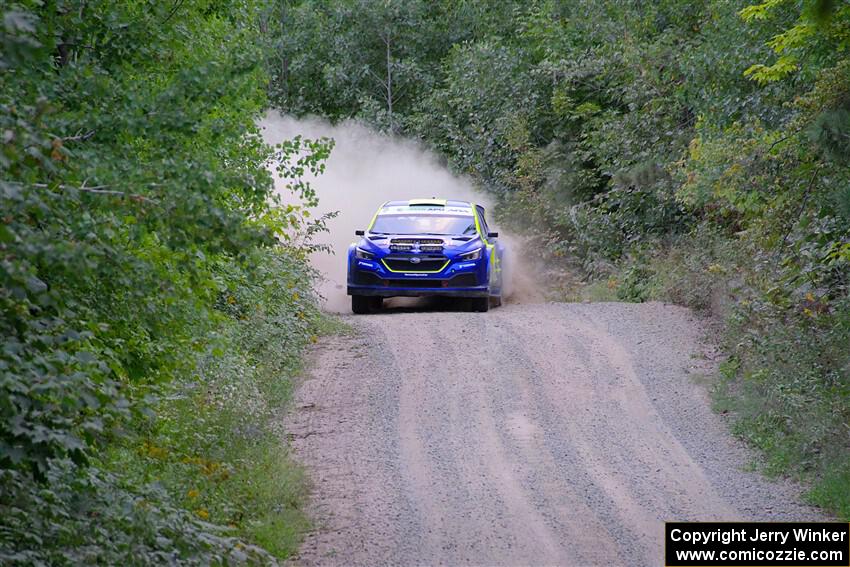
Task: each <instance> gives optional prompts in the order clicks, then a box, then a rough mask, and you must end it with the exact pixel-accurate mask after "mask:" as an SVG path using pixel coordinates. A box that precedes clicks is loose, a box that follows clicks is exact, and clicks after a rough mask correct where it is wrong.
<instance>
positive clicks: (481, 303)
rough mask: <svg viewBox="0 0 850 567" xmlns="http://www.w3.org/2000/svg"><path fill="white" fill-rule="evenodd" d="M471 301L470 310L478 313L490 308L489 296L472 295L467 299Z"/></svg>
mask: <svg viewBox="0 0 850 567" xmlns="http://www.w3.org/2000/svg"><path fill="white" fill-rule="evenodd" d="M469 301H470V302H471V306H472V310H473V311H477V312H479V313H485V312H487V311H488V310H489V309H490V298H489V297H473V298H471V299H470V300H469Z"/></svg>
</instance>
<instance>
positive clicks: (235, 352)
mask: <svg viewBox="0 0 850 567" xmlns="http://www.w3.org/2000/svg"><path fill="white" fill-rule="evenodd" d="M266 16H267V5H266V4H265V3H264V2H254V1H253V0H249V1H245V0H234V1H232V2H230V1H228V2H208V1H207V0H190V1H187V2H177V3H156V2H147V3H139V2H133V1H119V2H116V1H112V0H110V1H106V0H101V1H94V2H92V1H76V0H69V1H62V2H48V3H43V2H35V1H32V2H29V1H21V2H16V3H13V4H8V3H7V4H4V7H3V11H2V18H3V27H2V37H0V44H2V46H3V49H2V51H0V72H1V73H2V75H3V80H2V81H0V136H2V138H1V140H2V141H1V142H0V170H2V176H0V210H2V214H0V312H2V318H0V332H1V333H2V335H3V337H4V340H3V348H2V350H0V477H2V480H0V550H2V551H0V562H2V563H4V564H11V563H14V564H26V565H29V564H39V563H42V564H85V563H92V562H104V563H108V564H113V563H123V562H126V561H127V560H128V559H131V561H133V562H138V563H142V564H149V563H181V564H182V563H187V564H201V565H208V564H214V563H238V562H242V561H247V560H250V561H252V562H269V561H272V560H273V558H272V557H271V556H270V555H269V554H268V553H267V552H265V551H263V550H262V549H260V548H257V547H254V546H253V544H252V543H249V542H253V543H262V544H264V545H270V546H271V547H270V550H271V551H272V552H274V553H276V554H280V555H285V554H286V553H288V552H289V551H291V548H292V542H293V541H294V537H295V536H294V535H292V534H290V537H288V538H283V539H281V540H274V538H273V537H272V536H271V535H269V533H268V532H269V530H272V529H277V528H273V527H272V526H279V525H281V524H287V525H289V526H291V528H290V531H292V532H294V531H295V530H297V528H298V526H299V525H300V523H303V518H301V516H300V513H298V511H297V509H296V507H297V502H295V495H296V494H297V493H298V485H297V478H295V476H293V473H290V476H292V477H293V481H292V482H291V483H290V484H289V485H285V486H277V485H275V486H272V484H270V483H271V482H272V480H273V479H272V478H271V477H272V476H277V475H276V474H273V471H275V470H277V471H278V473H279V474H286V473H285V472H284V471H287V470H289V469H290V465H289V464H287V463H285V456H284V455H282V454H281V449H280V447H279V439H278V437H277V436H276V434H275V432H274V431H272V430H271V429H270V426H269V422H270V417H269V416H270V412H271V411H272V408H274V407H277V405H279V404H280V403H281V401H282V400H283V399H285V383H286V379H287V377H288V376H289V375H290V374H291V373H292V372H293V371H294V369H295V368H296V367H297V360H298V357H299V354H300V351H301V349H302V347H303V346H304V344H305V343H306V342H307V341H308V340H309V337H310V336H312V335H313V334H314V333H315V330H314V329H315V327H316V325H317V321H316V317H317V315H316V313H315V309H314V308H313V307H312V305H313V299H312V294H311V293H310V291H309V289H310V285H311V282H312V279H313V275H312V274H311V273H310V272H309V271H308V270H306V269H304V268H303V267H302V266H303V260H304V258H305V256H306V255H307V254H308V253H309V252H310V251H312V250H313V249H314V247H313V246H312V245H311V244H310V242H309V238H310V235H311V234H313V233H315V232H316V231H319V230H322V227H323V220H322V219H318V220H312V219H310V217H309V211H308V208H309V207H310V206H312V205H313V204H315V201H316V196H315V194H314V193H313V192H312V189H310V187H309V185H307V184H305V183H304V182H303V181H301V175H302V174H303V173H305V172H306V171H310V172H312V173H318V172H320V171H321V170H322V160H323V159H324V158H325V157H326V156H327V154H328V152H329V151H330V146H331V144H330V143H329V142H328V141H306V140H301V139H300V138H299V139H296V140H293V141H291V142H288V143H286V144H284V145H283V146H281V147H280V148H278V149H277V150H276V151H273V150H272V149H271V148H268V147H267V146H266V145H265V144H264V143H263V142H262V140H261V138H260V136H259V132H258V130H257V128H256V126H255V124H256V121H257V119H258V117H259V116H260V113H261V111H262V110H263V107H264V105H265V102H266V98H265V97H266V85H267V80H266V68H265V66H264V63H265V61H266V51H265V48H266V42H265V38H263V37H262V36H260V35H259V30H260V29H261V28H262V27H263V25H264V24H265V22H266ZM258 37H260V38H261V40H260V41H258V40H257V38H258ZM275 161H276V162H278V164H279V171H280V173H281V174H282V175H284V176H286V177H287V178H288V179H289V180H290V181H291V182H290V189H291V190H292V192H293V194H294V197H293V199H292V203H290V204H288V205H286V206H284V205H283V204H281V202H280V200H279V197H276V196H275V195H273V183H272V175H271V173H270V172H269V168H268V167H267V166H268V165H269V164H270V163H273V162H275ZM243 383H244V384H245V385H246V388H247V387H248V386H250V388H247V389H246V391H245V393H244V396H245V397H244V398H239V399H238V400H237V399H234V400H231V401H221V399H220V397H221V396H222V395H223V394H222V392H224V391H231V390H239V389H240V388H241V387H242V385H243ZM205 388H206V390H205ZM213 394H215V395H216V396H219V397H218V398H215V400H217V401H219V402H220V403H219V404H218V405H214V404H213V401H215V400H214V399H213V398H211V397H210V396H212V395H213ZM243 406H244V407H243ZM251 409H256V411H249V410H251ZM249 432H256V434H254V433H249ZM145 447H147V449H145ZM222 447H225V448H226V449H227V451H228V452H227V453H226V454H224V453H217V451H219V450H220V449H221V448H222ZM158 449H162V450H164V451H166V452H167V454H169V455H181V456H185V457H186V458H197V459H205V461H204V462H216V463H221V464H222V466H223V467H227V469H226V470H228V471H229V473H228V474H230V475H231V476H232V478H233V480H231V481H228V482H223V481H221V482H218V483H216V482H214V481H213V480H211V479H209V478H207V476H206V475H203V474H201V475H200V476H198V475H197V474H196V473H197V471H196V470H195V469H197V467H194V465H191V466H190V465H189V464H187V463H184V462H183V461H180V460H178V461H173V460H168V462H165V461H162V462H160V459H159V456H162V455H161V454H160V453H159V452H158ZM151 451H153V453H151ZM193 467H194V468H193ZM193 471H194V472H193ZM202 477H203V478H202ZM190 480H193V481H197V483H196V484H198V486H200V485H201V481H202V480H204V481H205V482H206V484H205V485H203V488H205V490H206V489H208V490H207V491H206V492H205V494H208V493H213V492H214V493H215V495H214V496H209V500H204V502H205V505H206V506H209V508H210V509H209V510H206V509H204V512H203V513H201V512H200V511H199V508H198V507H197V506H196V505H195V503H194V502H190V501H187V500H186V497H185V494H186V490H188V489H187V488H186V486H187V483H189V482H190ZM219 480H221V479H220V478H219ZM205 498H206V496H205ZM278 505H280V506H279V507H278ZM236 512H240V513H241V514H242V516H241V518H243V520H241V521H236V522H234V521H233V518H234V516H233V515H234V514H235V513H236ZM228 523H232V524H234V525H233V526H232V527H227V524H228ZM287 542H288V543H287Z"/></svg>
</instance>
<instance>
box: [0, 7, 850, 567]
mask: <svg viewBox="0 0 850 567" xmlns="http://www.w3.org/2000/svg"><path fill="white" fill-rule="evenodd" d="M2 17H3V27H2V29H0V34H2V37H0V45H2V50H0V77H1V78H0V137H2V140H1V141H0V170H2V176H0V282H2V286H0V308H1V309H2V319H0V329H1V330H2V335H3V346H2V350H0V563H4V564H22V565H23V564H26V565H30V564H87V563H94V562H101V563H105V564H113V563H121V562H124V561H125V560H126V558H128V557H133V558H134V560H135V561H136V562H138V563H142V564H147V563H167V562H183V563H195V564H209V563H216V562H239V561H244V560H247V561H250V562H272V561H274V558H275V557H278V558H280V557H286V556H287V555H289V554H290V553H291V552H292V551H293V549H294V546H295V545H296V544H297V540H298V537H299V533H300V532H301V531H302V530H303V529H304V527H305V525H306V524H305V522H306V520H305V518H304V516H303V514H302V512H301V511H300V510H301V507H302V498H303V496H302V495H303V492H304V491H303V481H302V480H301V479H300V478H299V473H298V471H297V468H295V467H293V466H292V464H291V463H290V462H289V461H288V458H287V455H286V449H285V447H284V446H283V445H282V444H281V441H280V439H281V432H280V431H277V430H276V428H275V420H274V414H275V411H276V409H277V408H279V407H280V406H281V404H283V402H284V401H285V400H286V398H287V396H288V390H289V380H288V377H291V376H292V375H294V374H295V373H296V372H297V371H298V368H299V365H300V361H301V353H302V350H303V348H304V347H305V345H307V344H309V343H310V342H311V341H312V340H315V339H316V336H317V335H318V334H320V333H322V332H324V331H325V330H326V329H327V327H328V326H329V325H332V324H333V323H331V322H329V321H328V320H327V319H326V318H325V317H324V316H323V315H321V314H320V313H319V311H318V310H317V308H316V302H315V298H314V292H313V290H312V288H313V285H312V284H313V281H314V278H315V275H314V274H313V273H311V272H310V270H309V269H307V268H305V267H304V262H303V259H304V258H305V256H306V255H307V254H309V253H310V252H311V251H313V249H314V248H315V246H314V245H313V244H312V240H311V236H312V235H314V234H315V233H316V231H319V230H321V229H322V221H321V219H316V220H314V219H313V218H312V217H311V216H310V212H309V209H310V206H311V205H313V204H315V202H316V198H317V195H315V194H314V192H313V191H312V189H311V188H310V187H309V185H308V184H307V183H305V182H303V181H301V180H300V179H301V176H302V175H303V174H304V172H307V171H310V172H314V173H315V172H320V171H321V170H322V167H323V166H322V163H323V160H324V158H326V157H327V155H328V153H329V152H330V151H331V146H332V144H331V142H329V141H322V140H320V141H308V140H302V139H295V140H293V141H291V142H288V143H285V144H284V145H282V146H280V147H277V148H271V147H268V146H267V145H266V144H264V143H263V142H262V139H261V137H260V136H259V133H258V130H257V127H256V124H257V121H258V120H259V119H260V117H261V116H262V114H263V112H264V111H265V110H266V109H267V108H269V107H277V108H279V109H280V110H281V111H282V112H285V113H290V114H295V115H307V114H313V115H320V116H323V117H326V118H328V119H330V120H332V121H337V120H342V119H347V118H353V119H357V120H360V121H363V122H365V123H367V124H369V125H370V126H372V127H373V128H375V129H377V130H380V131H384V132H387V133H390V134H393V135H397V136H405V137H410V138H415V139H419V140H421V141H422V142H423V143H424V144H425V145H426V146H427V147H429V148H431V149H432V150H433V151H434V152H436V153H437V154H438V155H440V156H442V157H443V158H444V159H445V160H446V163H447V164H449V166H450V167H451V168H452V169H453V170H455V171H457V172H458V173H462V174H464V175H467V176H469V177H470V178H471V179H473V180H474V182H475V183H476V184H477V185H478V186H479V187H480V188H481V189H482V190H484V191H487V192H488V193H490V194H491V195H493V197H494V198H495V199H496V200H497V202H498V207H497V213H498V215H499V216H500V220H501V222H502V224H506V225H510V226H512V227H514V228H515V229H517V230H520V231H522V232H524V233H525V234H527V235H529V237H530V238H532V239H533V240H534V242H535V243H537V244H538V245H539V246H537V247H536V248H540V249H545V251H546V252H545V257H544V261H546V262H552V263H560V264H566V265H569V266H570V267H571V268H572V269H573V270H574V271H575V273H576V274H578V275H579V277H580V278H581V279H582V281H583V285H582V286H581V288H579V289H577V290H575V292H574V294H575V295H574V298H576V299H578V298H582V299H584V298H589V299H601V300H605V299H619V300H625V301H646V300H652V299H662V300H669V301H673V302H676V303H679V304H682V305H687V306H690V307H692V308H694V309H697V310H701V311H705V312H708V313H711V314H712V315H714V316H715V317H716V318H717V319H718V320H719V321H722V322H723V331H722V335H723V337H722V340H723V344H724V348H725V352H726V354H727V355H728V358H727V359H726V362H724V363H723V365H722V371H723V372H722V373H723V377H722V379H721V380H720V382H719V383H718V384H717V387H716V392H715V400H716V405H717V409H718V410H719V411H723V412H730V413H731V415H733V416H734V418H733V423H734V425H733V428H734V431H735V433H736V434H737V435H740V436H741V437H743V438H744V439H746V440H747V441H748V442H750V443H751V444H753V445H754V446H756V447H758V448H759V449H760V450H761V452H760V453H759V454H760V455H762V457H763V460H762V462H760V466H761V467H762V468H763V469H764V470H765V471H766V472H767V473H769V474H787V475H791V476H792V477H795V478H800V479H803V480H804V481H805V482H806V486H808V487H809V488H808V493H807V497H808V498H809V499H810V500H811V501H812V502H814V503H817V504H819V505H822V506H825V507H826V508H827V509H829V510H830V511H832V512H834V513H836V514H838V515H840V516H841V517H843V518H845V519H846V518H850V290H848V285H850V266H849V265H848V264H850V167H848V166H850V2H847V1H846V0H843V1H842V0H796V1H790V0H765V1H764V2H761V3H752V2H746V1H733V0H702V1H694V2H680V1H677V0H663V1H660V2H646V1H644V0H629V1H619V0H618V1H613V0H612V1H588V0H575V1H567V0H563V1H555V0H536V1H531V2H492V1H486V0H457V1H448V0H441V1H437V2H425V1H419V0H405V1H399V2H389V1H379V0H339V1H290V0H227V1H211V0H175V1H173V2H171V1H169V2H155V1H146V2H137V1H133V0H55V1H52V2H41V1H36V0H31V1H29V0H19V1H12V2H4V4H3V10H2ZM275 168H277V169H278V171H279V173H280V174H281V175H283V176H285V177H286V178H288V179H290V180H292V181H291V184H290V186H291V188H292V190H293V192H294V193H295V194H296V197H297V198H298V199H296V200H295V201H292V202H300V203H302V204H300V205H294V204H289V205H285V204H283V202H282V201H281V199H280V198H279V197H278V196H276V195H275V194H274V193H273V176H272V173H271V171H274V170H275ZM320 197H321V196H320V195H319V196H318V198H320ZM287 202H289V201H287Z"/></svg>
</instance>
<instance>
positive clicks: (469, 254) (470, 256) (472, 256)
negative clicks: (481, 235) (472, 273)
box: [460, 248, 483, 260]
mask: <svg viewBox="0 0 850 567" xmlns="http://www.w3.org/2000/svg"><path fill="white" fill-rule="evenodd" d="M482 250H483V248H479V249H477V250H473V251H472V252H467V253H465V254H461V255H460V259H461V260H477V259H478V258H480V257H481V251H482Z"/></svg>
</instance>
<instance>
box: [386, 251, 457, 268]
mask: <svg viewBox="0 0 850 567" xmlns="http://www.w3.org/2000/svg"><path fill="white" fill-rule="evenodd" d="M411 259H416V260H419V261H418V262H411V261H410V260H411ZM447 261H448V260H447V259H446V257H445V256H442V255H434V254H410V255H397V256H387V257H386V258H384V264H385V265H386V266H387V267H388V268H389V269H391V270H395V271H396V272H438V271H440V270H441V269H442V268H443V266H445V265H446V262H447Z"/></svg>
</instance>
